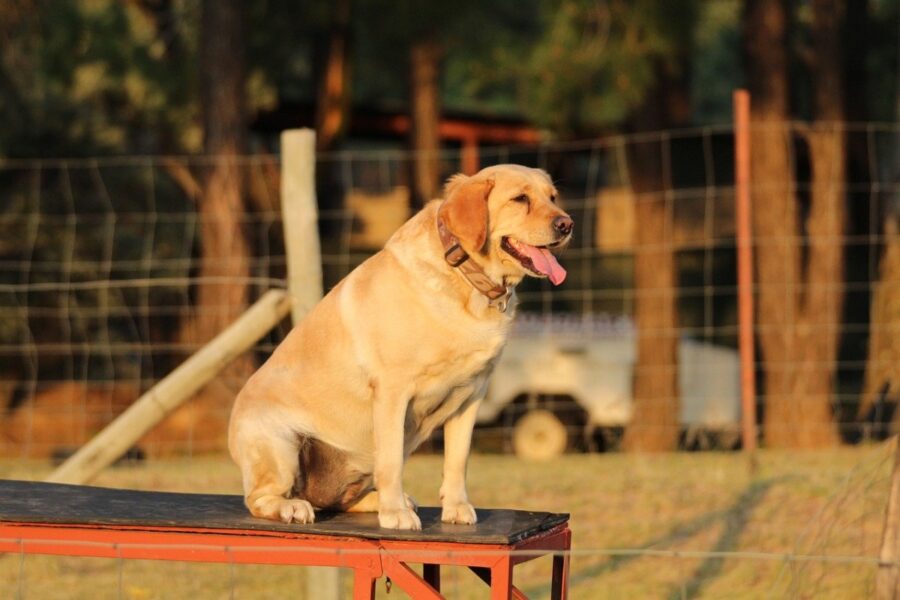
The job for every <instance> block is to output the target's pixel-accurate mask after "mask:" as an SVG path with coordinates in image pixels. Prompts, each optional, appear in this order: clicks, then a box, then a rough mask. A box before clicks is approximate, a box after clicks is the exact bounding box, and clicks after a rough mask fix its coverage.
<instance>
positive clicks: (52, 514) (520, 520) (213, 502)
mask: <svg viewBox="0 0 900 600" xmlns="http://www.w3.org/2000/svg"><path fill="white" fill-rule="evenodd" d="M476 512H477V513H478V523H477V524H476V525H449V524H446V523H442V522H441V511H440V509H439V508H430V507H421V508H419V511H418V514H419V518H420V519H421V520H422V531H415V532H410V531H397V530H393V529H382V528H381V527H379V526H378V517H377V515H376V514H374V513H329V512H317V513H316V522H315V523H312V524H309V525H300V524H297V523H292V524H286V523H279V522H276V521H268V520H265V519H257V518H254V517H252V516H251V515H250V513H249V512H247V509H246V507H244V503H243V498H241V497H240V496H226V495H220V494H175V493H170V492H140V491H135V490H119V489H110V488H99V487H90V486H84V485H63V484H58V483H38V482H31V481H9V480H0V521H6V522H10V521H15V522H21V523H52V524H67V525H86V526H88V525H89V526H94V527H128V528H138V529H139V528H141V527H178V528H184V529H235V530H254V531H260V532H266V531H268V532H283V533H300V534H311V535H334V536H348V537H361V538H367V539H379V540H427V541H434V542H438V541H440V542H461V543H468V544H504V545H507V544H514V543H516V542H519V541H522V540H524V539H526V538H528V537H531V536H533V535H535V534H538V533H541V532H543V531H547V530H549V529H552V528H553V527H555V526H557V525H559V524H561V523H565V522H566V521H568V519H569V515H567V514H554V513H546V512H527V511H521V510H496V509H494V510H489V509H476Z"/></svg>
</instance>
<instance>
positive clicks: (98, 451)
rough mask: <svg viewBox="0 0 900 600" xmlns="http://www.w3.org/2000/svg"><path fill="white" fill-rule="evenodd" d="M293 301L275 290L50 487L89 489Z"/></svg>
mask: <svg viewBox="0 0 900 600" xmlns="http://www.w3.org/2000/svg"><path fill="white" fill-rule="evenodd" d="M290 308H291V298H290V296H289V295H288V294H287V293H286V292H285V291H283V290H270V291H268V292H266V293H265V294H264V295H263V296H262V298H260V299H259V300H257V301H256V303H255V304H254V305H253V306H251V307H250V309H249V310H247V311H246V312H245V313H244V314H243V315H241V316H240V317H239V318H238V320H237V321H235V322H234V323H232V324H231V325H229V326H228V327H227V328H225V330H224V331H223V332H222V333H220V334H219V335H217V336H216V337H214V338H213V339H212V340H211V341H210V342H208V343H207V344H206V345H205V346H203V347H202V348H201V349H200V350H199V351H197V353H196V354H194V355H192V356H191V357H190V358H188V359H187V360H186V361H184V362H183V363H182V364H181V365H179V366H178V367H177V368H176V369H175V370H174V371H172V372H171V373H169V374H168V375H166V376H165V377H164V378H163V379H161V380H160V381H159V383H157V384H156V385H154V386H153V387H152V388H150V390H149V391H147V392H146V393H145V394H144V395H142V396H141V397H140V398H138V399H137V400H135V402H134V404H132V405H131V406H129V407H128V409H127V410H126V411H125V412H123V413H122V414H121V415H119V416H118V417H117V418H116V419H115V420H114V421H113V422H112V423H110V424H109V425H107V426H106V427H105V428H104V429H103V431H101V432H100V433H98V434H97V435H95V436H94V437H93V438H91V440H90V441H89V442H88V443H87V444H85V445H84V446H82V447H81V448H80V449H79V450H78V452H76V453H75V454H73V455H72V456H71V457H70V458H69V459H68V460H67V461H66V462H64V463H63V464H62V465H60V466H59V468H58V469H56V470H55V471H53V473H51V474H50V476H49V477H48V478H47V481H50V482H55V483H85V482H87V481H90V480H91V479H92V478H93V477H94V476H95V475H97V473H99V472H100V471H102V470H103V469H105V468H106V467H108V466H109V465H111V464H112V463H113V462H115V461H116V460H117V459H118V458H119V457H121V456H122V455H123V454H125V451H127V450H128V449H129V448H130V447H131V446H132V445H133V444H134V443H135V442H137V441H138V440H139V439H140V438H141V437H142V436H143V435H144V434H145V433H147V432H148V431H150V430H151V429H152V428H153V427H154V426H155V425H156V424H157V423H159V422H160V421H162V420H163V419H164V418H166V416H168V415H169V414H170V413H171V412H172V411H173V410H175V409H176V408H178V407H179V406H181V405H182V404H183V403H184V402H185V400H187V399H188V398H190V397H191V396H193V395H194V394H195V393H197V392H198V391H199V390H200V388H202V387H203V386H204V385H206V384H207V383H209V381H210V380H211V379H212V378H213V377H215V376H216V375H218V374H219V372H220V371H221V370H222V369H223V368H224V367H225V366H227V365H228V364H229V363H230V362H231V361H232V360H234V359H235V358H237V357H238V356H239V355H241V354H243V353H244V352H246V351H247V350H248V349H250V347H252V346H253V344H255V343H256V342H257V341H259V339H260V338H261V337H263V336H264V335H266V334H267V333H268V332H269V330H271V329H272V328H273V327H275V325H277V324H278V322H279V321H281V320H282V319H283V318H284V317H286V316H287V314H288V312H289V311H290Z"/></svg>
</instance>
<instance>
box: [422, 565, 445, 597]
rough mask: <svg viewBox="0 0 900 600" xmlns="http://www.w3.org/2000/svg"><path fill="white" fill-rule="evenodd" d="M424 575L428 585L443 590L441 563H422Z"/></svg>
mask: <svg viewBox="0 0 900 600" xmlns="http://www.w3.org/2000/svg"><path fill="white" fill-rule="evenodd" d="M422 576H423V578H424V579H425V581H427V582H428V585H430V586H431V587H433V588H434V589H436V590H437V591H441V565H439V564H431V563H425V564H423V565H422Z"/></svg>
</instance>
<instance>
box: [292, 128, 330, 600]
mask: <svg viewBox="0 0 900 600" xmlns="http://www.w3.org/2000/svg"><path fill="white" fill-rule="evenodd" d="M281 217H282V220H283V223H284V248H285V254H287V274H288V291H289V292H290V294H291V296H292V297H293V299H294V306H293V309H292V311H291V320H292V321H293V324H294V326H295V327H296V326H297V324H298V323H299V322H300V320H301V319H303V317H304V315H306V313H307V312H309V310H310V309H311V308H312V307H313V306H315V305H316V303H317V302H318V301H319V300H321V299H322V256H321V246H320V244H319V213H318V208H317V206H316V132H315V131H313V130H312V129H289V130H287V131H283V132H282V133H281ZM306 597H307V598H321V599H322V600H338V599H339V598H340V597H341V576H340V571H338V570H337V569H335V568H332V567H306Z"/></svg>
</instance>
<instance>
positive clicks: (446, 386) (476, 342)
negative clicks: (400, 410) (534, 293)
mask: <svg viewBox="0 0 900 600" xmlns="http://www.w3.org/2000/svg"><path fill="white" fill-rule="evenodd" d="M505 341H506V335H505V332H501V331H497V332H488V333H485V334H482V335H478V336H471V337H469V336H454V338H453V339H448V340H447V344H446V345H445V347H444V348H443V350H442V352H440V354H436V355H434V356H432V357H430V360H429V361H428V362H427V363H426V364H425V365H424V368H423V370H422V372H421V373H420V375H419V377H418V378H417V381H416V386H415V387H416V394H415V399H414V401H413V402H414V404H415V412H416V413H418V414H420V415H421V414H428V413H431V412H434V411H435V410H438V409H439V408H442V409H445V410H449V411H450V412H453V411H455V410H456V408H458V406H449V405H448V403H449V404H453V403H456V404H462V402H464V401H465V400H466V399H467V398H468V397H469V396H471V394H472V393H474V392H475V391H477V389H474V388H477V387H479V386H480V385H481V383H482V382H483V381H484V379H485V378H486V377H487V375H489V373H490V370H491V367H492V365H493V363H494V362H495V360H496V358H497V356H499V354H500V352H501V350H502V349H503V345H504V343H505ZM468 388H473V389H471V390H469V392H468V393H466V390H467V389H468ZM454 391H458V392H459V393H456V394H454V393H453V392H454Z"/></svg>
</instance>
